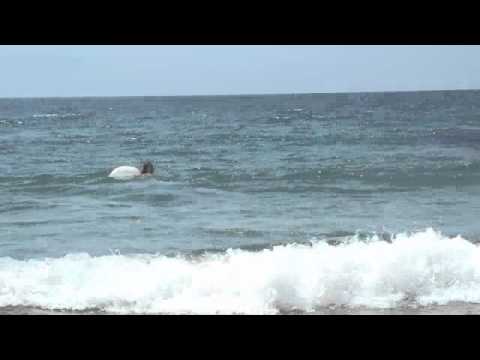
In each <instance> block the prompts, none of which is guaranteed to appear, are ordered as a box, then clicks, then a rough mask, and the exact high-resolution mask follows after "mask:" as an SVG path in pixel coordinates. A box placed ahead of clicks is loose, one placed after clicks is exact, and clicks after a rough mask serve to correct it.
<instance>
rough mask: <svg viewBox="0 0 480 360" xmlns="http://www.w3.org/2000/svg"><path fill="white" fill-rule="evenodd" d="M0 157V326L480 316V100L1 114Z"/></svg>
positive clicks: (169, 103) (334, 100)
mask: <svg viewBox="0 0 480 360" xmlns="http://www.w3.org/2000/svg"><path fill="white" fill-rule="evenodd" d="M0 154H1V161H0V199H2V201H1V202H0V313H2V312H3V313H5V312H6V313H18V312H19V311H20V310H19V309H38V311H53V312H55V311H78V312H80V313H82V312H85V311H87V312H88V311H93V312H96V313H104V312H107V313H110V312H112V313H255V314H257V313H262V314H263V313H265V314H271V313H308V312H317V313H318V312H322V311H324V312H325V311H326V310H325V309H330V308H331V307H332V306H333V307H334V308H335V307H340V308H346V309H349V310H348V311H355V309H371V310H372V311H377V310H379V309H393V310H394V311H400V312H402V309H412V308H415V309H417V308H418V307H420V308H422V307H426V308H427V309H428V307H429V306H439V305H448V304H452V303H455V304H458V303H459V302H460V303H463V304H465V306H467V307H468V306H473V305H474V304H476V303H480V248H479V247H478V246H477V242H478V241H479V240H480V223H479V221H478V219H479V218H480V91H445V92H410V93H375V94H373V93H372V94H318V95H313V94H312V95H275V96H273V95H271V96H212V97H132V98H72V99H55V98H49V99H0ZM145 159H149V160H151V161H152V162H153V163H154V165H155V169H156V173H155V176H153V177H148V178H142V179H137V180H133V181H118V180H114V179H111V178H108V174H109V172H110V171H111V170H112V169H113V168H114V167H116V166H120V165H132V166H138V165H140V162H141V161H142V160H145ZM2 309H3V310H2ZM8 309H11V311H10V310H8ZM393 310H392V311H393ZM405 311H407V310H405ZM27 312H28V311H27ZM427 312H428V311H427Z"/></svg>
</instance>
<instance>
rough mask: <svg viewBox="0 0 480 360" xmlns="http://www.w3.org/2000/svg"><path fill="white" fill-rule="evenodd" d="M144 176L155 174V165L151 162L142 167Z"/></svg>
mask: <svg viewBox="0 0 480 360" xmlns="http://www.w3.org/2000/svg"><path fill="white" fill-rule="evenodd" d="M141 173H142V174H153V165H152V163H151V162H150V161H148V160H147V161H145V162H144V163H143V166H142V171H141Z"/></svg>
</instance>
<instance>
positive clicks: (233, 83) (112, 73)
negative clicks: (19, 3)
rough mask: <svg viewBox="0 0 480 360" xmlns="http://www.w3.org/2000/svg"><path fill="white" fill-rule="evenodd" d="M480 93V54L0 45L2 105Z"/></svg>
mask: <svg viewBox="0 0 480 360" xmlns="http://www.w3.org/2000/svg"><path fill="white" fill-rule="evenodd" d="M449 89H452V90H453V89H480V46H476V45H470V46H455V45H452V46H439V45H431V46H423V45H412V46H398V45H391V46H371V45H368V46H367V45H355V46H353V45H344V46H342V45H335V46H324V45H311V46H304V45H301V46H300V45H298V46H297V45H288V46H283V45H269V46H267V45H251V46H250V45H248V46H247V45H242V46H240V45H228V46H225V45H216V46H213V45H208V46H207V45H182V46H180V45H179V46H175V45H168V46H167V45H152V46H147V45H132V46H105V45H82V46H80V45H48V46H47V45H35V46H33V45H32V46H27V45H18V46H13V45H0V97H50V96H53V97H68V96H170V95H229V94H280V93H287V94H291V93H331V92H362V91H414V90H449Z"/></svg>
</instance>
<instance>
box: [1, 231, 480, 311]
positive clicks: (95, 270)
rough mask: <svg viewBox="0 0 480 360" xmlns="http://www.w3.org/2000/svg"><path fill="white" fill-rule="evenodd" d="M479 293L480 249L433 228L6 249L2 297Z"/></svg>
mask: <svg viewBox="0 0 480 360" xmlns="http://www.w3.org/2000/svg"><path fill="white" fill-rule="evenodd" d="M406 302H407V303H410V304H415V305H421V306H427V305H444V304H448V303H452V302H466V303H480V249H479V247H478V246H476V245H475V244H473V243H471V242H469V241H467V240H465V239H463V238H462V237H460V236H457V237H454V238H449V237H446V236H443V235H442V234H440V233H439V232H436V231H434V230H433V229H428V230H426V231H422V232H417V233H413V234H398V235H396V236H394V237H393V238H392V241H391V242H385V241H381V240H379V239H378V238H377V237H375V236H374V237H371V238H369V239H368V241H360V240H358V239H357V238H356V237H352V238H350V239H349V240H348V241H347V242H345V243H344V244H341V245H337V246H332V245H329V244H327V243H326V242H323V241H314V242H312V244H311V245H300V244H289V245H282V246H276V247H274V248H273V249H266V250H262V251H259V252H251V251H244V250H228V251H226V252H225V253H222V254H209V255H204V256H201V257H199V258H196V259H194V260H192V259H186V258H181V257H165V256H160V255H157V256H154V255H136V256H125V255H108V256H100V257H92V256H90V255H87V254H71V255H67V256H65V257H62V258H55V259H44V260H34V259H32V260H26V261H21V260H15V259H11V258H0V307H11V306H22V307H37V308H42V309H60V310H78V311H82V310H88V309H100V310H101V311H105V312H111V313H146V314H151V313H172V314H179V313H187V314H276V313H279V312H280V313H283V312H292V311H300V312H312V311H315V310H316V309H319V308H325V307H329V306H331V305H334V306H344V307H348V308H352V309H354V308H358V307H361V308H372V309H388V308H396V307H399V306H402V305H404V304H405V303H406Z"/></svg>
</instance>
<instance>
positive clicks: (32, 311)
mask: <svg viewBox="0 0 480 360" xmlns="http://www.w3.org/2000/svg"><path fill="white" fill-rule="evenodd" d="M0 315H126V316H129V315H142V316H158V315H211V314H201V313H198V314H197V313H192V314H175V313H155V314H150V313H149V314H146V313H122V314H119V313H112V312H104V311H100V310H81V311H75V310H50V309H42V308H37V307H30V306H5V307H0ZM217 315H252V314H241V313H238V314H217ZM254 315H260V314H254ZM275 315H297V316H298V315H480V304H472V303H463V302H452V303H450V304H446V305H432V306H418V307H414V306H406V307H399V308H391V309H375V308H365V307H356V308H347V307H327V308H322V309H317V310H315V311H313V312H303V311H302V312H301V311H290V312H286V313H282V312H280V313H277V314H275Z"/></svg>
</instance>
